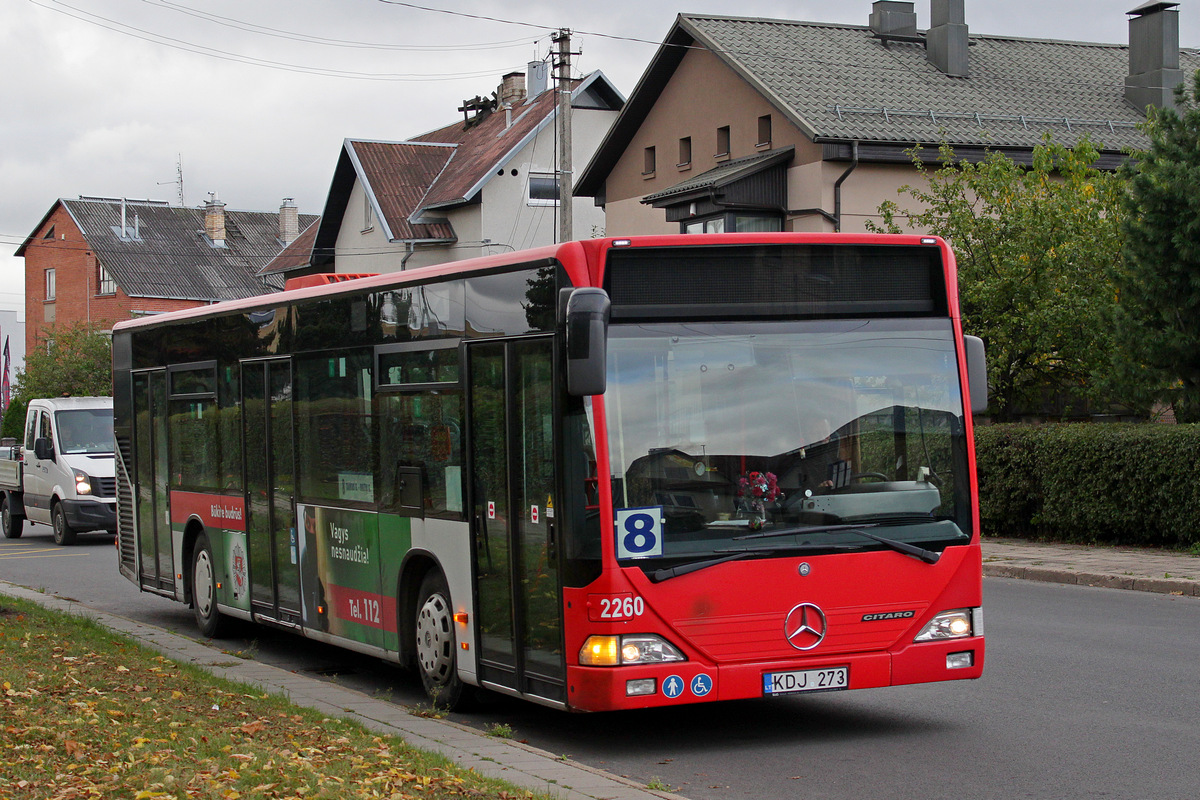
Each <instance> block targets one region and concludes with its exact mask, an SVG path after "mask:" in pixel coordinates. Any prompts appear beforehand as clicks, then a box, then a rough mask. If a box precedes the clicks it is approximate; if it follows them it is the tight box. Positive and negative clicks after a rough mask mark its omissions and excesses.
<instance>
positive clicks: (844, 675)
mask: <svg viewBox="0 0 1200 800" xmlns="http://www.w3.org/2000/svg"><path fill="white" fill-rule="evenodd" d="M848 688H850V668H849V667H832V668H830V669H798V670H792V671H790V672H767V673H765V674H764V675H763V695H764V696H768V697H769V696H772V695H780V694H795V693H797V692H833V691H837V690H838V689H848Z"/></svg>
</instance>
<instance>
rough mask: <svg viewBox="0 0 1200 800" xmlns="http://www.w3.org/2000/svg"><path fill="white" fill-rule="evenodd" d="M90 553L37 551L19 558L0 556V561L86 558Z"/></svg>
mask: <svg viewBox="0 0 1200 800" xmlns="http://www.w3.org/2000/svg"><path fill="white" fill-rule="evenodd" d="M86 555H88V553H56V552H54V551H53V550H35V551H34V552H32V553H23V554H21V555H19V556H0V561H15V560H16V559H18V558H61V557H62V556H86Z"/></svg>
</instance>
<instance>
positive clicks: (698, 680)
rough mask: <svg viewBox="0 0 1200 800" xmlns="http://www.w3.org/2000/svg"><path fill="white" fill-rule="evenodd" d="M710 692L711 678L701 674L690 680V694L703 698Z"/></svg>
mask: <svg viewBox="0 0 1200 800" xmlns="http://www.w3.org/2000/svg"><path fill="white" fill-rule="evenodd" d="M711 691H712V678H710V677H708V676H707V675H705V674H704V673H703V672H701V673H700V674H699V675H697V676H696V677H694V678H692V694H694V695H696V697H704V696H705V695H706V694H708V693H709V692H711Z"/></svg>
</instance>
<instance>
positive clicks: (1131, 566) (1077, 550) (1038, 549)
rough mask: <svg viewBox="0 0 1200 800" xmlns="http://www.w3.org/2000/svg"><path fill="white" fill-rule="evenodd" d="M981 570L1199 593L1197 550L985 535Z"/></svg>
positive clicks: (1027, 577) (1087, 583)
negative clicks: (1165, 549)
mask: <svg viewBox="0 0 1200 800" xmlns="http://www.w3.org/2000/svg"><path fill="white" fill-rule="evenodd" d="M983 574H984V575H987V576H991V577H998V578H1024V579H1025V580H1034V581H1047V582H1051V583H1073V584H1078V585H1080V586H1103V587H1107V588H1110V589H1132V590H1134V591H1139V592H1158V593H1160V594H1175V595H1183V596H1190V597H1200V556H1191V555H1187V554H1184V553H1172V552H1166V551H1161V550H1146V549H1141V548H1136V547H1107V546H1103V545H1082V544H1042V543H1039V542H1026V541H1021V540H1019V539H987V538H985V539H984V540H983Z"/></svg>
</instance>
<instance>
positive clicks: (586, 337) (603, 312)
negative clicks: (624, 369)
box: [567, 287, 612, 397]
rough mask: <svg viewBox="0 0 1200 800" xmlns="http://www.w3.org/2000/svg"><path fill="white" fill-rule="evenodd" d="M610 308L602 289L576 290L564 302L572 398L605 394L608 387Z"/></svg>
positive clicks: (568, 375)
mask: <svg viewBox="0 0 1200 800" xmlns="http://www.w3.org/2000/svg"><path fill="white" fill-rule="evenodd" d="M611 308H612V303H611V301H610V300H609V299H608V294H607V293H606V292H605V291H604V290H603V289H596V288H589V287H584V288H581V289H576V290H575V291H573V292H571V297H570V298H569V299H568V300H567V392H568V393H569V394H570V395H572V396H573V397H585V396H587V395H593V394H604V389H605V388H606V387H607V384H608V373H607V368H608V365H607V363H606V362H607V360H608V316H609V311H610V310H611Z"/></svg>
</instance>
